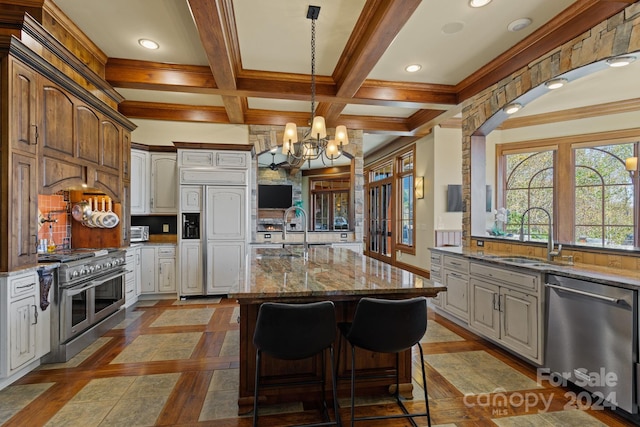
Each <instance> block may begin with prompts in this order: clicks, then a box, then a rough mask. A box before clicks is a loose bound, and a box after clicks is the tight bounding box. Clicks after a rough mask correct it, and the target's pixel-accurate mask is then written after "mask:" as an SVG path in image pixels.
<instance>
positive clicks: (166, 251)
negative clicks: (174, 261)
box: [157, 246, 176, 258]
mask: <svg viewBox="0 0 640 427" xmlns="http://www.w3.org/2000/svg"><path fill="white" fill-rule="evenodd" d="M157 252H158V258H172V257H175V256H176V248H175V246H159V247H158V249H157Z"/></svg>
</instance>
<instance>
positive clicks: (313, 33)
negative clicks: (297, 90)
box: [311, 19, 316, 122]
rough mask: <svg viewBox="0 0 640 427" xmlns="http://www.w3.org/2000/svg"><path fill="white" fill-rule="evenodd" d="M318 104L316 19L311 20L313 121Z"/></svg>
mask: <svg viewBox="0 0 640 427" xmlns="http://www.w3.org/2000/svg"><path fill="white" fill-rule="evenodd" d="M315 106H316V20H315V19H312V20H311V121H312V122H313V118H314V117H315V115H316V114H315Z"/></svg>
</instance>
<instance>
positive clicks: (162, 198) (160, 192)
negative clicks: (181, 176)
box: [131, 150, 178, 215]
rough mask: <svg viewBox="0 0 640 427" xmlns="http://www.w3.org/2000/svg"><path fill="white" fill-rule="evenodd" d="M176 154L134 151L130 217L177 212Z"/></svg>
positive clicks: (132, 155) (132, 152)
mask: <svg viewBox="0 0 640 427" xmlns="http://www.w3.org/2000/svg"><path fill="white" fill-rule="evenodd" d="M177 189H178V168H177V154H176V153H154V152H147V151H143V150H131V214H132V215H146V214H176V213H177V212H178V194H177Z"/></svg>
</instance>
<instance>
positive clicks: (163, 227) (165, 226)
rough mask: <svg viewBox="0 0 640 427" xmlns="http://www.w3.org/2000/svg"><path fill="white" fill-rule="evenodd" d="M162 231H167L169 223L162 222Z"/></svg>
mask: <svg viewBox="0 0 640 427" xmlns="http://www.w3.org/2000/svg"><path fill="white" fill-rule="evenodd" d="M162 232H163V233H168V232H169V224H162Z"/></svg>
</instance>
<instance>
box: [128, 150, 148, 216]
mask: <svg viewBox="0 0 640 427" xmlns="http://www.w3.org/2000/svg"><path fill="white" fill-rule="evenodd" d="M149 184H150V183H149V153H148V152H146V151H141V150H131V214H132V215H140V214H146V213H148V212H149V197H150V195H149Z"/></svg>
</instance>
